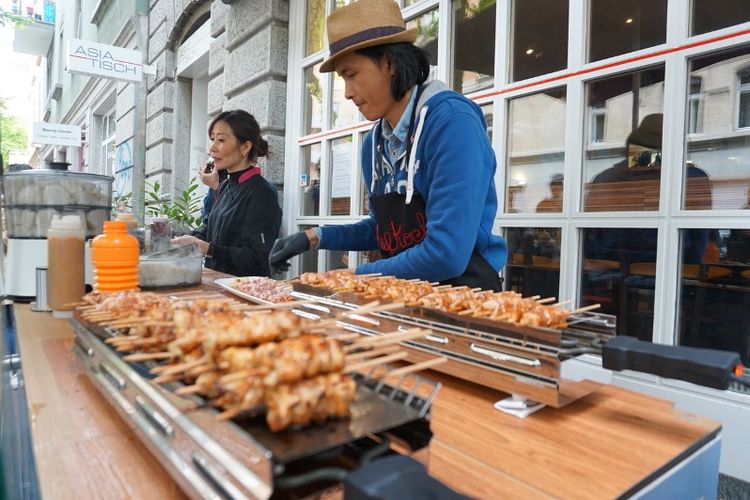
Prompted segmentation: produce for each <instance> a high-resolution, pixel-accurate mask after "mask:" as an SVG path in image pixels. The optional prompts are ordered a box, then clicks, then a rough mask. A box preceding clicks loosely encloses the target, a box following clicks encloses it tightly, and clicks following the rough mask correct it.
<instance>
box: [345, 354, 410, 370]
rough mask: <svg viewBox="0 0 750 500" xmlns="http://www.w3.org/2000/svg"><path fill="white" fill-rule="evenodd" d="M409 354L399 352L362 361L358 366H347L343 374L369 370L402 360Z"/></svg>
mask: <svg viewBox="0 0 750 500" xmlns="http://www.w3.org/2000/svg"><path fill="white" fill-rule="evenodd" d="M408 355H409V354H408V353H407V352H405V351H401V352H395V353H393V354H389V355H387V356H382V357H380V358H374V359H368V360H367V361H362V362H361V363H359V364H356V365H351V366H347V367H346V368H344V370H343V373H352V372H356V371H359V370H362V369H364V368H370V367H371V366H377V365H382V364H385V363H390V362H391V361H396V360H397V359H403V358H405V357H406V356H408Z"/></svg>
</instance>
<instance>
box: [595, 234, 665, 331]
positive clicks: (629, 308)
mask: <svg viewBox="0 0 750 500" xmlns="http://www.w3.org/2000/svg"><path fill="white" fill-rule="evenodd" d="M582 239H583V252H582V254H583V265H582V267H581V268H582V274H581V296H580V305H582V306H585V305H589V304H601V309H600V310H599V311H600V312H602V313H605V314H612V315H614V316H616V317H617V334H618V335H630V336H633V337H638V338H639V339H641V340H646V341H651V340H652V336H653V324H654V289H655V276H656V239H657V230H656V229H646V228H639V229H610V228H587V229H583V230H582Z"/></svg>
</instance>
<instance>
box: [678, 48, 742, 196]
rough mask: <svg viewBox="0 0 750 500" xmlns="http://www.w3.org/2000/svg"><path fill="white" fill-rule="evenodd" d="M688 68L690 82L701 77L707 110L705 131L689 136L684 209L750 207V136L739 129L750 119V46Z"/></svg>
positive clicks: (704, 58) (701, 59)
mask: <svg viewBox="0 0 750 500" xmlns="http://www.w3.org/2000/svg"><path fill="white" fill-rule="evenodd" d="M688 67H689V71H690V74H689V75H688V78H689V80H688V81H690V82H693V81H695V79H696V78H700V79H701V80H702V82H703V88H702V92H701V94H700V103H701V104H700V105H701V106H702V109H705V110H706V111H705V112H703V113H702V114H703V118H702V120H701V125H700V133H699V134H690V133H689V132H690V129H688V134H686V138H685V166H684V169H683V172H682V174H681V178H682V182H683V190H682V191H683V196H682V208H683V209H685V210H741V209H745V208H747V207H748V194H749V193H748V186H749V185H750V156H748V154H747V151H748V150H749V148H750V136H748V135H747V133H746V132H744V133H743V132H738V131H737V130H736V128H737V127H738V126H740V127H741V126H742V120H743V119H745V118H747V119H750V116H748V113H750V108H748V106H750V88H747V87H745V88H744V89H743V85H746V86H748V87H750V79H748V78H750V71H749V70H750V46H744V47H739V48H736V49H732V50H728V51H721V52H715V53H711V54H707V55H703V56H699V57H695V58H693V59H691V60H690V61H689V66H688ZM743 78H744V80H743ZM743 81H744V82H745V83H743ZM688 99H689V100H690V99H691V97H690V96H689V97H688ZM743 105H744V106H745V111H744V112H743V111H742V106H743ZM689 109H690V105H688V110H689ZM735 110H736V111H735ZM747 125H750V123H748V124H747ZM689 126H690V123H688V127H689Z"/></svg>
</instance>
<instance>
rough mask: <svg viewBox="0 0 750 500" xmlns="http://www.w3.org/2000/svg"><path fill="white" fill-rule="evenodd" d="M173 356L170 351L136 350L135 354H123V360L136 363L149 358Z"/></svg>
mask: <svg viewBox="0 0 750 500" xmlns="http://www.w3.org/2000/svg"><path fill="white" fill-rule="evenodd" d="M173 357H174V354H172V353H171V352H138V353H135V354H128V355H127V356H123V358H122V359H123V361H127V362H129V363H136V362H139V361H151V360H164V359H172V358H173Z"/></svg>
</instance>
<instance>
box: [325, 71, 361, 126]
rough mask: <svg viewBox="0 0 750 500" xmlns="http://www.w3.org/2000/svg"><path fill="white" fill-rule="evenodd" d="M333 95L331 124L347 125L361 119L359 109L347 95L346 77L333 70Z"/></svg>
mask: <svg viewBox="0 0 750 500" xmlns="http://www.w3.org/2000/svg"><path fill="white" fill-rule="evenodd" d="M331 75H333V95H332V96H331V106H332V109H331V126H332V127H333V128H338V127H346V126H347V125H351V124H352V123H354V122H355V121H359V120H360V114H359V110H358V109H357V106H355V105H354V103H353V102H352V101H350V100H349V99H347V98H346V97H345V92H346V89H345V84H344V79H343V78H341V77H340V76H339V75H338V73H336V72H333V73H331Z"/></svg>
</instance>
